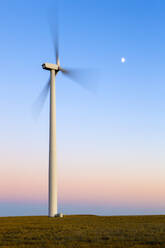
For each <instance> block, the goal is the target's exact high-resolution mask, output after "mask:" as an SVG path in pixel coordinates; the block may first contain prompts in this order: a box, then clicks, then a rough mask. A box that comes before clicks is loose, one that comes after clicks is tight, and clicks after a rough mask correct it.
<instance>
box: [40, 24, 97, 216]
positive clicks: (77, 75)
mask: <svg viewBox="0 0 165 248" xmlns="http://www.w3.org/2000/svg"><path fill="white" fill-rule="evenodd" d="M53 40H54V48H55V61H56V63H55V64H50V63H44V64H43V65H42V68H43V69H45V70H48V71H50V79H49V80H48V82H47V84H46V85H45V87H44V88H43V90H42V92H41V94H40V96H39V99H38V100H39V102H40V105H41V106H42V105H43V104H44V102H45V99H46V96H47V95H48V93H49V90H50V125H49V187H48V188H49V204H48V205H49V216H50V217H55V216H60V214H58V209H57V164H56V92H55V89H56V87H55V79H56V75H57V74H58V73H59V72H62V73H63V74H64V75H65V76H68V77H70V79H72V80H74V81H76V82H79V84H81V85H82V86H83V87H84V88H86V89H88V90H92V89H93V86H92V88H91V84H87V81H88V80H89V78H86V77H85V78H84V77H83V76H84V75H85V74H86V75H87V74H88V71H86V70H85V71H82V70H77V69H76V70H75V69H64V68H63V67H61V66H60V62H59V46H58V35H57V27H56V30H55V33H54V35H53ZM84 72H85V74H84ZM88 75H89V74H88ZM41 106H40V107H41ZM40 110H41V109H40Z"/></svg>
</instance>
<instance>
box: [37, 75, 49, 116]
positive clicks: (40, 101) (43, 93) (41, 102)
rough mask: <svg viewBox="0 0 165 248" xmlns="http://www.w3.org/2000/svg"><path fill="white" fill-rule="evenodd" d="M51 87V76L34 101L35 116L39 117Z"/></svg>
mask: <svg viewBox="0 0 165 248" xmlns="http://www.w3.org/2000/svg"><path fill="white" fill-rule="evenodd" d="M49 88H50V78H49V80H48V82H47V83H46V84H45V86H44V87H43V89H42V91H41V93H40V94H39V96H38V97H37V100H36V101H35V103H34V106H33V110H34V111H33V115H34V117H38V116H39V114H40V113H41V111H42V108H43V106H44V103H45V101H46V98H47V95H48V93H49Z"/></svg>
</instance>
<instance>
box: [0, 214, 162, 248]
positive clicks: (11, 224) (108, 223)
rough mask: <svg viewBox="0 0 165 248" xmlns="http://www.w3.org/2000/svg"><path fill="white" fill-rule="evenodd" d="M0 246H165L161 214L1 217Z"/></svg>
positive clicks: (126, 247) (158, 247) (146, 247)
mask: <svg viewBox="0 0 165 248" xmlns="http://www.w3.org/2000/svg"><path fill="white" fill-rule="evenodd" d="M0 247H3V248H5V247H12V248H14V247H21V248H24V247H30V248H31V247H32V248H33V247H41V248H49V247H57V248H64V247H67V248H70V247H74V248H78V247H93V248H95V247H96V248H97V247H100V248H102V247H109V248H149V247H152V248H165V216H122V217H120V216H113V217H109V216H106V217H101V216H92V215H91V216H90V215H89V216H87V215H80V216H78V215H72V216H64V218H48V217H46V216H35V217H1V218H0Z"/></svg>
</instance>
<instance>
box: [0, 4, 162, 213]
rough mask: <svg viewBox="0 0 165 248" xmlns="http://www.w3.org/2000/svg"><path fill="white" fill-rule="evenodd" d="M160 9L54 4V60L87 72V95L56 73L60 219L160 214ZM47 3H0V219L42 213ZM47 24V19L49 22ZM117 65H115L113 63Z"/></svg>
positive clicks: (49, 46) (49, 57) (49, 53)
mask: <svg viewBox="0 0 165 248" xmlns="http://www.w3.org/2000/svg"><path fill="white" fill-rule="evenodd" d="M164 10H165V2H164V0H157V1H155V0H145V1H144V0H134V1H132V0H125V1H123V0H115V1H114V0H103V1H102V2H100V1H98V0H90V1H88V0H79V1H76V0H72V1H67V0H61V1H59V11H58V13H59V30H60V32H59V33H60V38H59V39H60V63H61V65H63V66H66V67H72V68H84V69H85V68H92V70H94V72H95V75H93V77H91V78H90V81H91V82H92V84H94V85H97V90H96V92H95V93H94V94H93V93H91V92H89V91H87V90H85V89H83V88H82V87H81V86H80V85H79V84H76V83H75V82H72V81H71V80H69V79H67V78H66V77H63V76H62V75H60V74H59V75H57V78H56V104H57V166H58V207H59V212H63V213H64V214H98V215H132V214H165V198H164V191H165V180H164V179H165V166H164V165H165V111H164V109H165V83H164V79H165V70H164V61H165V49H164V47H165V30H164V26H165V16H164ZM49 19H51V20H55V19H56V1H53V0H47V1H46V2H45V1H43V0H40V1H39V0H36V1H32V0H29V1H21V0H15V1H12V0H6V1H2V2H1V6H0V23H1V29H0V56H1V59H0V216H13V215H47V212H48V211H47V208H48V204H47V201H48V142H49V140H48V135H49V98H48V99H47V101H46V103H45V105H44V108H43V110H42V112H41V113H40V116H39V117H38V118H37V119H34V117H33V114H32V113H33V108H34V103H35V101H36V99H37V97H38V95H39V93H40V91H41V90H42V88H43V87H44V85H45V83H46V81H47V80H48V77H49V72H48V71H45V70H42V67H41V65H42V63H44V62H50V63H53V62H54V52H53V43H52V39H51V35H50V29H49V24H48V23H49V21H48V20H49ZM52 23H53V21H52ZM122 57H124V58H125V59H126V61H125V63H121V58H122Z"/></svg>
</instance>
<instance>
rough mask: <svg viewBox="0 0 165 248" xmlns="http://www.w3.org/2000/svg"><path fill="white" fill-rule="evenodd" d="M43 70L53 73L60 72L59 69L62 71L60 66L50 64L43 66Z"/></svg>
mask: <svg viewBox="0 0 165 248" xmlns="http://www.w3.org/2000/svg"><path fill="white" fill-rule="evenodd" d="M42 68H43V69H45V70H48V71H51V70H55V71H59V69H60V67H59V65H56V64H50V63H44V64H42Z"/></svg>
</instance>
